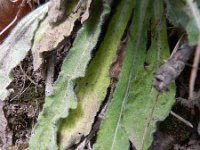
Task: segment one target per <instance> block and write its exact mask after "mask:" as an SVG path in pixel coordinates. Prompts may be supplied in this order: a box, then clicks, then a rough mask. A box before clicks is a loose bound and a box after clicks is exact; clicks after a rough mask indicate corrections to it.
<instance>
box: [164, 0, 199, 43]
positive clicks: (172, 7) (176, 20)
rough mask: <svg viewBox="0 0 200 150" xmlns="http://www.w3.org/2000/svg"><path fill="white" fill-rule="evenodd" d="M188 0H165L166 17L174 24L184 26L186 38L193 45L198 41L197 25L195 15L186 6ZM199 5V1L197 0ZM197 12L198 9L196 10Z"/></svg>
mask: <svg viewBox="0 0 200 150" xmlns="http://www.w3.org/2000/svg"><path fill="white" fill-rule="evenodd" d="M186 1H188V0H165V2H166V6H167V18H168V20H169V21H170V22H171V23H172V24H174V25H175V26H181V27H183V28H185V30H186V31H187V34H188V40H189V43H190V44H191V45H195V44H196V43H197V41H198V34H199V32H197V31H198V30H199V29H198V25H197V23H196V22H195V17H194V15H192V14H193V10H192V8H191V7H188V5H187V2H186ZM197 4H198V6H200V5H199V4H200V3H199V1H197ZM197 13H198V14H199V11H198V12H197Z"/></svg>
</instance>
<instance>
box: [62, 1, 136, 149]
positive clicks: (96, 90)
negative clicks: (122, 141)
mask: <svg viewBox="0 0 200 150" xmlns="http://www.w3.org/2000/svg"><path fill="white" fill-rule="evenodd" d="M100 1H101V0H100ZM104 5H105V4H104ZM98 7H100V5H98ZM104 7H105V6H104ZM132 10H133V1H132V0H125V1H121V3H119V6H118V7H117V9H116V11H115V14H114V16H113V17H112V18H111V21H110V23H109V26H108V29H107V32H106V35H105V37H104V41H103V42H102V43H101V45H100V48H99V50H98V51H97V53H96V55H95V58H94V59H92V62H91V64H90V65H89V67H88V70H87V73H86V76H85V77H84V78H81V79H79V80H78V81H77V85H76V87H77V88H76V93H77V97H78V108H77V109H76V110H72V111H71V112H70V113H69V117H68V118H66V119H65V120H64V121H62V123H61V127H60V129H59V133H60V136H59V142H60V149H68V148H69V147H70V146H72V145H73V144H76V143H78V142H79V141H80V140H81V138H82V137H85V136H87V135H88V134H89V132H90V130H91V128H92V124H93V122H94V119H95V116H96V113H97V112H98V110H99V108H100V105H101V103H102V101H103V100H104V98H105V96H106V94H107V88H108V86H109V85H110V77H109V68H110V65H111V64H112V62H113V60H114V58H115V57H116V53H117V47H118V45H119V43H120V40H121V38H122V35H123V33H124V31H125V29H126V26H127V24H128V21H129V19H130V16H131V14H132Z"/></svg>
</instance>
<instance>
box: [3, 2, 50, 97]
mask: <svg viewBox="0 0 200 150" xmlns="http://www.w3.org/2000/svg"><path fill="white" fill-rule="evenodd" d="M47 10H48V3H46V4H44V5H42V6H40V7H39V8H38V9H36V10H34V11H32V12H31V13H30V14H28V15H27V16H25V17H24V18H23V19H22V20H21V21H20V22H19V23H18V24H17V25H16V27H15V28H14V29H13V31H12V32H11V33H10V35H9V36H8V37H7V38H6V39H5V40H4V42H3V43H2V44H1V45H0V83H1V84H0V100H5V99H6V98H7V97H8V96H9V94H10V91H11V89H10V90H7V89H6V88H7V86H8V85H9V84H10V83H11V82H12V78H11V77H10V72H11V70H12V69H13V68H14V67H16V66H17V65H18V64H19V63H20V62H21V61H22V60H23V59H24V58H25V56H26V54H27V53H28V51H29V50H30V49H31V46H32V39H33V37H34V33H35V31H36V30H37V28H38V24H39V22H40V20H42V19H43V18H44V16H45V14H46V13H47Z"/></svg>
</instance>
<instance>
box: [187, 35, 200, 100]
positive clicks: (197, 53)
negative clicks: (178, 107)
mask: <svg viewBox="0 0 200 150" xmlns="http://www.w3.org/2000/svg"><path fill="white" fill-rule="evenodd" d="M194 56H195V57H194V62H193V65H192V71H191V74H190V84H189V99H193V97H194V94H193V92H194V85H195V80H196V76H197V71H198V65H199V58H200V35H199V40H198V45H197V48H196V51H195V55H194Z"/></svg>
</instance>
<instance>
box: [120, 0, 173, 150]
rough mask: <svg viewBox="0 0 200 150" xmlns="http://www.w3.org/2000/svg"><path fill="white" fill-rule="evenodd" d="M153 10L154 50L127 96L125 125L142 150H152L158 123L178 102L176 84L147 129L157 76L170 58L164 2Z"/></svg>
mask: <svg viewBox="0 0 200 150" xmlns="http://www.w3.org/2000/svg"><path fill="white" fill-rule="evenodd" d="M153 8H154V10H153V11H154V18H153V20H152V29H153V30H152V31H151V32H152V35H153V37H152V39H151V41H152V43H151V48H150V49H149V50H148V53H147V56H146V61H145V58H143V60H142V61H141V62H140V64H138V65H140V68H138V67H137V69H136V68H135V71H134V72H133V75H132V86H130V91H129V94H128V96H127V103H126V104H125V110H124V118H123V125H124V127H125V129H126V132H127V133H128V135H129V139H130V140H131V141H132V143H133V144H134V146H135V147H136V148H137V149H138V150H141V149H148V147H149V146H150V145H151V143H152V140H153V133H154V132H155V130H156V123H157V122H158V121H162V120H164V119H165V118H166V117H167V116H168V114H169V112H170V110H171V107H172V105H173V103H174V101H175V98H174V96H175V86H174V84H172V85H171V87H170V90H169V91H168V92H165V93H163V94H162V95H159V97H158V100H157V103H156V106H155V109H154V112H153V116H152V120H151V122H150V124H149V126H147V125H148V123H149V121H150V113H151V111H152V109H153V107H154V106H153V104H154V102H155V100H156V95H157V94H158V93H157V91H156V90H155V89H154V88H153V87H152V80H153V78H154V72H155V71H156V69H157V67H158V66H159V64H160V62H164V59H166V58H167V57H168V56H169V48H168V41H167V33H166V31H167V30H166V22H165V17H164V9H163V2H162V1H160V0H156V1H154V2H153ZM148 13H149V11H148ZM143 49H144V48H143ZM140 50H141V49H140ZM144 50H145V49H144ZM144 53H145V52H144ZM136 57H140V56H139V55H138V56H136ZM144 62H146V63H147V64H148V66H147V67H146V68H144ZM138 65H137V66H138Z"/></svg>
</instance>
